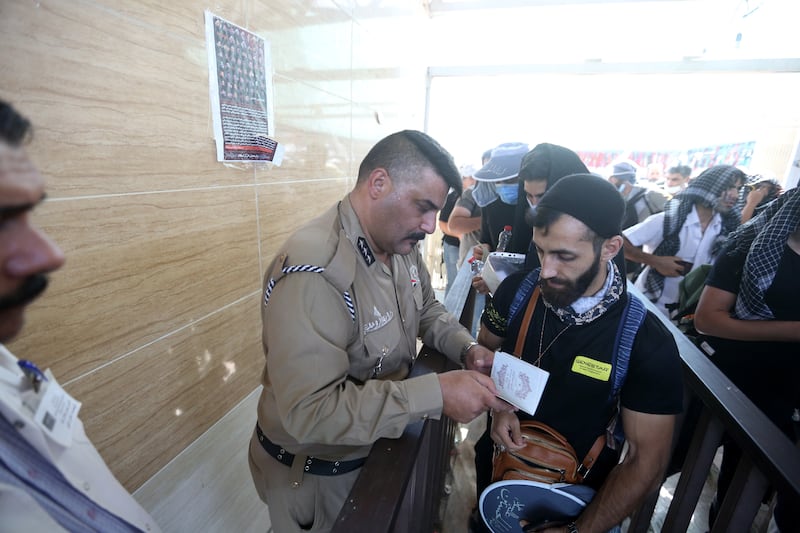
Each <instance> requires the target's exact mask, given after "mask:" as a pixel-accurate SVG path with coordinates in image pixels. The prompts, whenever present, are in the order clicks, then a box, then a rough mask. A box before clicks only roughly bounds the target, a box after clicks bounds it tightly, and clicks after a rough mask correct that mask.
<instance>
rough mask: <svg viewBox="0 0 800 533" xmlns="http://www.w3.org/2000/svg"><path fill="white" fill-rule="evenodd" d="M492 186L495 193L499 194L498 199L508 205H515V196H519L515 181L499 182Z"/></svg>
mask: <svg viewBox="0 0 800 533" xmlns="http://www.w3.org/2000/svg"><path fill="white" fill-rule="evenodd" d="M494 188H495V189H496V190H497V195H498V196H500V201H502V202H503V203H504V204H508V205H516V204H517V197H518V196H519V186H518V185H517V184H516V183H501V184H496V185H495V186H494Z"/></svg>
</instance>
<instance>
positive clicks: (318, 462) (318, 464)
mask: <svg viewBox="0 0 800 533" xmlns="http://www.w3.org/2000/svg"><path fill="white" fill-rule="evenodd" d="M256 435H258V441H259V442H260V443H261V447H262V448H264V451H265V452H267V453H268V454H270V455H271V456H272V457H274V458H275V459H277V460H278V461H280V462H281V463H283V464H285V465H286V466H292V463H294V457H295V456H294V454H293V453H289V452H287V451H286V450H284V449H283V448H281V447H280V446H278V445H277V444H275V443H274V442H272V441H271V440H269V439H268V438H267V436H266V435H264V432H263V431H261V428H260V427H258V424H256ZM366 462H367V458H366V457H364V458H362V459H352V460H350V461H325V460H324V459H317V458H316V457H310V456H309V457H306V464H305V466H304V467H303V470H304V471H305V472H307V473H309V474H314V475H316V476H338V475H341V474H346V473H348V472H352V471H353V470H355V469H357V468H361V467H362V466H364V463H366Z"/></svg>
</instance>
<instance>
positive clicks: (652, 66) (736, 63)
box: [428, 58, 800, 77]
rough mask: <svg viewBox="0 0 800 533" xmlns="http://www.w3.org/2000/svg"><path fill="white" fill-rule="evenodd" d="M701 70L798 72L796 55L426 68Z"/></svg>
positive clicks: (463, 71) (450, 72)
mask: <svg viewBox="0 0 800 533" xmlns="http://www.w3.org/2000/svg"><path fill="white" fill-rule="evenodd" d="M703 72H800V58H789V59H745V60H741V59H736V60H734V59H730V60H716V61H711V60H696V59H686V60H683V61H662V62H638V63H604V62H602V61H587V62H584V63H561V64H546V63H540V64H530V65H475V66H450V67H446V66H443V67H429V68H428V74H429V75H430V76H431V77H439V76H442V77H445V76H446V77H453V76H502V75H513V74H685V73H703Z"/></svg>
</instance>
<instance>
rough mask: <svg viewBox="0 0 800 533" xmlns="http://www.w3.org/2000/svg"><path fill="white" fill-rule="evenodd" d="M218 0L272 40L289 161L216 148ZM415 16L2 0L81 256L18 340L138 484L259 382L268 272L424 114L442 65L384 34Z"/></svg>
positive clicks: (65, 228) (37, 148)
mask: <svg viewBox="0 0 800 533" xmlns="http://www.w3.org/2000/svg"><path fill="white" fill-rule="evenodd" d="M379 4H383V5H384V6H385V5H387V4H391V3H389V2H387V3H379ZM401 4H410V3H409V2H403V3H401ZM209 7H210V9H211V10H212V11H213V12H214V13H215V14H216V15H218V16H220V17H223V18H225V19H227V20H229V21H231V22H233V23H235V24H238V25H240V26H242V27H244V28H246V29H248V30H250V31H252V32H254V33H257V34H259V35H260V36H262V37H265V38H266V39H268V40H269V41H270V43H271V48H272V57H273V66H274V78H273V79H274V88H275V92H274V102H275V124H276V129H275V137H276V138H277V139H278V141H279V142H281V143H282V144H284V146H285V147H286V155H285V162H284V164H283V165H282V166H280V167H267V166H253V165H247V164H238V165H223V164H221V163H218V162H217V161H216V152H215V147H214V141H213V132H212V121H211V113H210V106H209V98H208V67H207V60H206V49H205V38H204V22H203V10H204V9H206V8H209ZM413 16H417V14H416V13H415V12H414V10H413V9H411V8H407V9H405V8H398V9H388V8H381V9H380V10H379V9H374V10H371V9H366V8H363V7H358V6H357V2H355V0H279V1H275V0H270V1H266V0H261V1H259V0H219V1H217V2H214V3H213V6H209V4H208V3H205V2H196V1H192V0H174V1H172V2H158V1H154V0H145V1H135V2H134V1H126V0H116V1H115V0H75V1H72V2H64V1H61V0H37V1H36V2H32V1H29V0H4V1H3V2H2V3H0V43H2V49H3V56H2V58H0V72H2V80H1V81H0V98H2V99H5V100H8V101H10V102H11V103H13V104H14V105H15V106H16V107H17V108H18V109H19V110H20V111H21V112H23V113H24V114H25V115H26V116H28V117H29V118H30V119H31V120H32V122H33V123H34V127H35V136H34V140H33V143H32V144H31V146H30V147H29V151H30V152H31V154H32V156H33V159H34V161H35V162H36V163H37V165H38V166H39V168H40V169H41V170H42V172H43V173H44V175H45V176H46V177H47V179H48V199H47V201H46V202H45V203H44V204H43V205H42V206H41V207H40V208H39V209H38V210H37V212H36V214H35V221H36V223H38V224H39V225H40V226H41V227H42V228H43V229H44V230H45V231H47V232H48V233H49V234H50V235H51V236H52V237H53V238H54V239H55V240H56V241H57V242H58V243H59V244H60V245H61V247H62V248H63V249H64V251H65V253H66V256H67V262H66V264H65V266H64V267H63V268H62V269H61V270H60V271H59V272H56V273H54V274H53V276H52V280H51V286H50V288H49V289H48V291H47V293H46V294H45V295H44V296H43V297H42V298H41V299H40V300H39V301H38V302H37V303H35V304H34V305H32V306H31V308H30V311H29V315H28V326H27V328H26V329H25V331H24V332H23V334H22V335H21V336H20V337H19V338H18V339H16V340H15V341H14V342H13V343H12V344H11V345H10V346H9V347H10V349H11V350H12V351H14V352H15V353H16V354H18V355H19V356H21V357H25V358H29V359H33V360H35V361H37V362H38V363H39V364H40V365H41V366H43V367H50V368H51V369H52V370H53V372H54V374H55V375H56V376H57V377H58V378H59V381H60V382H61V383H62V384H64V385H65V387H66V389H67V390H68V391H69V392H70V393H71V394H72V395H73V396H75V397H77V398H78V399H80V400H81V401H82V402H83V407H82V410H81V413H82V419H83V421H84V423H85V425H86V428H87V432H88V434H89V436H90V437H91V438H92V440H93V441H94V442H95V443H96V444H97V446H98V448H99V449H100V452H101V454H102V455H103V456H104V457H105V459H106V460H107V462H108V463H109V465H110V466H111V469H112V470H113V471H114V473H115V474H116V475H117V476H118V477H119V479H120V480H121V481H122V482H123V484H124V485H125V486H126V487H127V488H128V489H129V490H135V489H137V488H138V487H140V486H141V485H142V484H144V483H145V482H146V481H147V480H148V479H150V478H151V477H152V476H153V475H154V474H155V473H156V472H158V471H159V470H160V469H161V468H162V467H164V466H165V465H166V464H167V463H168V462H170V461H171V460H172V459H173V458H174V457H176V456H177V455H178V454H179V453H180V452H181V451H182V450H184V449H185V448H187V446H189V445H190V444H191V443H192V442H194V441H195V440H196V439H198V437H199V436H200V435H202V434H203V433H204V432H205V431H206V430H207V429H208V428H209V427H211V426H212V425H213V424H215V423H216V422H217V421H218V420H220V419H222V418H223V416H224V415H225V414H226V413H228V412H229V411H230V410H231V409H233V408H234V406H236V405H238V404H240V402H241V401H242V400H243V399H244V398H246V397H248V396H249V395H250V394H251V393H252V392H253V391H254V390H255V389H256V387H257V386H258V384H259V378H260V373H261V367H262V359H263V356H262V353H261V346H260V322H259V313H258V304H259V299H260V290H261V289H260V287H261V276H262V272H263V270H264V269H265V267H266V264H267V263H268V262H269V261H270V259H271V258H272V256H273V255H274V253H275V250H276V248H277V247H278V246H279V245H280V244H281V243H282V241H283V240H284V239H285V238H286V236H287V234H288V233H289V232H290V231H291V230H292V229H293V228H294V227H295V226H296V225H297V224H299V223H301V222H302V221H305V220H307V219H308V218H310V217H313V216H315V215H316V214H318V213H320V212H322V211H323V210H324V209H325V208H326V207H328V206H329V205H330V204H332V203H333V202H335V201H336V200H337V199H339V198H340V197H341V196H343V195H344V194H345V193H346V192H347V191H348V190H349V188H350V187H351V186H352V184H353V179H354V176H355V173H356V172H357V168H358V162H359V161H360V159H361V157H362V156H363V155H364V153H365V152H366V150H367V149H368V148H369V147H370V146H371V145H372V144H373V143H374V142H375V141H377V140H378V139H379V138H381V137H383V136H384V135H387V134H388V133H391V132H392V131H395V130H397V129H401V128H407V127H411V128H422V127H423V110H424V94H425V87H424V75H425V71H424V69H422V68H420V67H418V66H417V65H415V64H413V62H412V61H410V60H409V59H408V58H406V57H405V56H404V54H402V53H400V52H398V51H397V47H396V41H395V40H394V39H388V40H387V39H385V38H384V37H385V33H384V28H385V26H386V21H387V20H388V18H390V17H392V18H393V20H394V21H395V22H394V23H393V24H394V26H393V27H395V29H396V27H397V24H398V20H401V19H402V18H403V17H413ZM245 445H246V443H245V442H242V443H241V450H238V451H237V453H244V449H245ZM248 482H249V481H248Z"/></svg>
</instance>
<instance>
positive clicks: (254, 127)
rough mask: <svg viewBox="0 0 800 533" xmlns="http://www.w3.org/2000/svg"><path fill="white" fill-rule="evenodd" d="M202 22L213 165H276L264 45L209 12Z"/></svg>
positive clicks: (277, 154) (279, 150) (268, 62)
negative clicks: (214, 155)
mask: <svg viewBox="0 0 800 533" xmlns="http://www.w3.org/2000/svg"><path fill="white" fill-rule="evenodd" d="M205 16H206V41H207V44H208V63H209V72H210V73H211V74H210V75H209V86H210V87H209V88H210V96H211V107H212V113H213V118H214V137H215V139H216V143H217V160H218V161H270V162H273V163H275V164H280V159H281V157H282V147H281V146H280V145H279V144H278V143H277V142H276V141H275V140H274V139H273V138H272V136H273V135H274V119H273V112H272V69H271V57H270V49H269V43H268V42H267V41H266V40H265V39H263V38H261V37H259V36H258V35H255V34H254V33H251V32H249V31H247V30H245V29H244V28H240V27H239V26H237V25H235V24H232V23H231V22H228V21H226V20H224V19H222V18H220V17H218V16H216V15H214V14H213V13H211V12H209V11H206V12H205Z"/></svg>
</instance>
